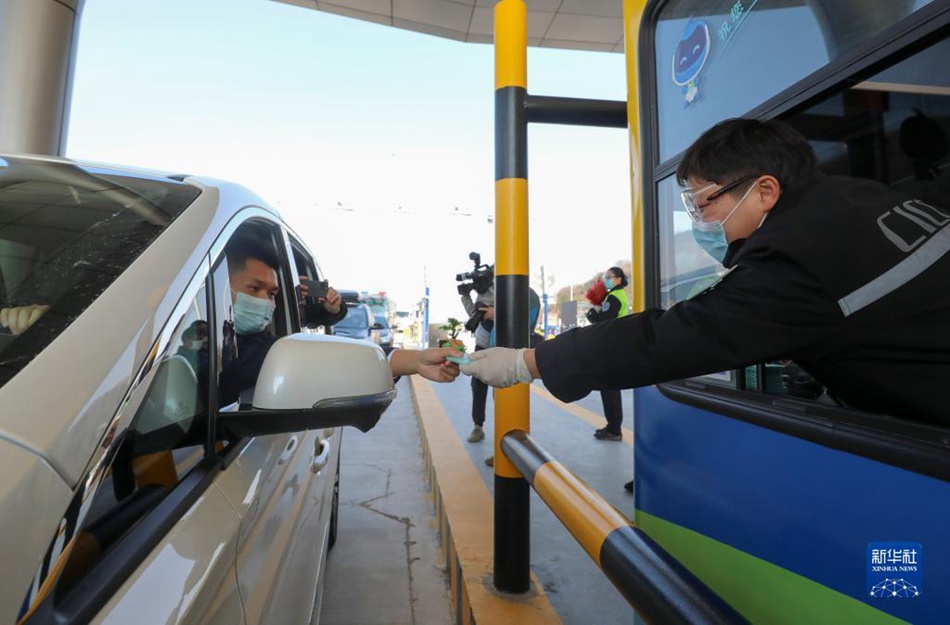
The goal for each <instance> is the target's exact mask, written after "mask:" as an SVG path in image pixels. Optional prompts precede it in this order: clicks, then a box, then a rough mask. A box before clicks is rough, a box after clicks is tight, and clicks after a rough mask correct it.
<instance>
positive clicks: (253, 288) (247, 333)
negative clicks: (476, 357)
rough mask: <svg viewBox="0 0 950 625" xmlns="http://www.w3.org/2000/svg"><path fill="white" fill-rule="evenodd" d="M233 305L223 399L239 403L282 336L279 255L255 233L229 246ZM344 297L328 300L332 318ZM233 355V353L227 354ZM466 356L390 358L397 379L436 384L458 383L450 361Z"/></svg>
mask: <svg viewBox="0 0 950 625" xmlns="http://www.w3.org/2000/svg"><path fill="white" fill-rule="evenodd" d="M225 254H226V255H227V259H228V275H229V279H230V283H231V295H232V302H233V306H234V308H233V318H234V334H235V335H236V343H237V354H229V353H225V354H224V361H225V363H224V367H223V370H222V371H221V376H220V391H221V401H222V403H223V404H229V403H232V402H235V401H237V400H238V399H239V397H240V395H241V391H243V390H244V389H248V388H251V387H253V386H254V384H255V383H256V381H257V375H258V373H259V372H260V370H261V366H262V365H263V364H264V358H265V356H267V352H268V350H269V349H270V347H271V345H273V344H274V342H275V341H277V337H276V336H275V335H274V334H273V333H272V332H271V331H270V327H269V326H270V324H271V321H273V318H274V309H275V308H276V302H275V298H276V297H277V294H278V292H279V283H278V281H277V271H278V269H279V267H280V263H279V260H278V258H277V254H276V253H275V251H274V249H273V247H272V246H271V245H269V244H268V243H267V242H266V241H264V240H262V239H260V238H259V237H256V236H253V235H244V234H237V235H235V236H234V237H232V238H231V240H230V241H229V242H228V244H227V246H225ZM340 306H341V303H340V299H339V295H337V297H336V298H335V301H331V299H330V298H329V297H328V298H327V300H326V301H325V302H324V307H325V308H326V309H327V312H328V313H329V314H330V315H334V311H333V308H334V307H336V308H337V310H336V311H335V312H336V313H339V309H340ZM225 352H227V350H225ZM448 356H461V354H460V353H459V352H457V351H455V350H453V349H450V348H433V349H424V350H405V349H396V350H393V351H392V352H391V353H390V354H389V366H390V369H392V372H393V376H394V377H399V376H402V375H411V374H414V373H418V374H419V375H421V376H422V377H424V378H427V379H429V380H432V381H434V382H452V381H453V380H455V378H456V377H458V374H459V367H458V365H457V364H455V363H452V362H449V361H448V360H446V358H447V357H448Z"/></svg>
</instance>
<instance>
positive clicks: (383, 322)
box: [376, 315, 389, 328]
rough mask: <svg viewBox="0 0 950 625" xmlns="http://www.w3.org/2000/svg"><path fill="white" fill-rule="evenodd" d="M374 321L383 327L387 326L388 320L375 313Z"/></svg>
mask: <svg viewBox="0 0 950 625" xmlns="http://www.w3.org/2000/svg"><path fill="white" fill-rule="evenodd" d="M376 323H378V324H379V325H381V326H383V328H388V327H389V322H388V321H386V317H384V316H383V315H376Z"/></svg>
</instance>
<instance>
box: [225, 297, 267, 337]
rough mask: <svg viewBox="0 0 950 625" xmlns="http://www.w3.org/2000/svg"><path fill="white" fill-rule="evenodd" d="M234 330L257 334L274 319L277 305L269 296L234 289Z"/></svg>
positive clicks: (240, 332)
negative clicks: (249, 293) (254, 295)
mask: <svg viewBox="0 0 950 625" xmlns="http://www.w3.org/2000/svg"><path fill="white" fill-rule="evenodd" d="M234 292H235V293H237V296H236V297H235V298H234V331H235V332H236V333H237V334H256V333H258V332H261V331H263V330H264V328H266V327H267V324H269V323H270V322H271V321H272V320H273V319H274V309H275V308H276V305H275V304H274V303H273V302H271V301H270V300H269V299H267V298H263V297H252V296H250V295H248V294H247V293H241V292H240V291H234Z"/></svg>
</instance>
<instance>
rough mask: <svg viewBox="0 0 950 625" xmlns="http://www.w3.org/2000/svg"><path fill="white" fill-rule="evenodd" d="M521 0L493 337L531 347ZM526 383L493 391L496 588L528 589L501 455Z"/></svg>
mask: <svg viewBox="0 0 950 625" xmlns="http://www.w3.org/2000/svg"><path fill="white" fill-rule="evenodd" d="M527 13H528V11H527V7H526V6H525V3H524V2H523V0H502V1H501V2H499V3H498V4H496V5H495V337H496V344H497V345H498V346H500V347H527V346H528V157H527V142H528V140H527V134H528V132H527V131H528V121H527V114H526V111H525V100H526V97H527V65H528V62H527V57H528V25H527ZM528 397H529V394H528V387H527V385H525V384H517V385H515V386H513V387H511V388H506V389H499V390H496V391H495V577H494V582H495V587H496V588H497V589H498V590H501V591H504V592H510V593H523V592H527V591H528V589H529V586H530V580H531V564H530V559H531V551H530V543H531V541H530V536H531V534H530V520H531V519H530V514H529V502H530V499H529V486H528V483H527V482H526V481H525V479H524V478H523V477H522V476H521V474H520V473H519V472H518V469H517V468H515V466H514V465H513V464H512V463H511V461H510V460H508V458H507V457H505V455H504V454H503V453H501V439H502V437H503V436H504V435H505V434H507V433H508V432H509V431H511V430H524V431H526V432H527V431H529V425H528V423H529V419H528V405H529V400H528Z"/></svg>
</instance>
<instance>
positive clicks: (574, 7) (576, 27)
mask: <svg viewBox="0 0 950 625" xmlns="http://www.w3.org/2000/svg"><path fill="white" fill-rule="evenodd" d="M274 1H275V2H283V3H285V4H293V5H296V6H301V7H305V8H308V9H317V10H318V11H326V12H327V13H335V14H337V15H344V16H347V17H352V18H356V19H360V20H365V21H367V22H375V23H377V24H385V25H387V26H395V27H396V28H404V29H406V30H414V31H416V32H420V33H426V34H429V35H435V36H437V37H446V38H448V39H455V40H457V41H470V42H473V43H491V42H492V28H493V25H492V24H493V17H492V11H493V7H494V5H495V3H496V0H333V1H332V2H325V1H324V0H274ZM525 4H526V5H527V7H528V45H529V46H536V47H540V48H565V49H571V50H596V51H599V52H619V53H623V2H622V0H526V2H525Z"/></svg>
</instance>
